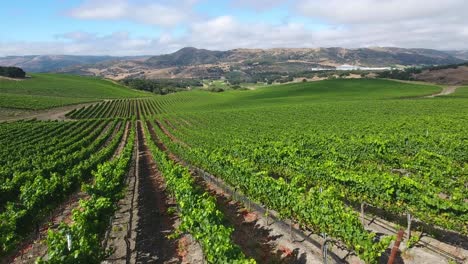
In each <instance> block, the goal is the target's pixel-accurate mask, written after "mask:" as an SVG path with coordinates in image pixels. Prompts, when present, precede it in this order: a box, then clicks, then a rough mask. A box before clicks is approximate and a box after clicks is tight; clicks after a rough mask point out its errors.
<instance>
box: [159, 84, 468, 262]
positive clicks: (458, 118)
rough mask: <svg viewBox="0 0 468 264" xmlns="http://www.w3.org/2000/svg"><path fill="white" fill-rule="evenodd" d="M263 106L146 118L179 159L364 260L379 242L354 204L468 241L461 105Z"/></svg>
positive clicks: (467, 146) (326, 101)
mask: <svg viewBox="0 0 468 264" xmlns="http://www.w3.org/2000/svg"><path fill="white" fill-rule="evenodd" d="M428 89H429V90H430V89H431V87H428ZM429 90H428V91H429ZM264 95H265V97H264V98H268V97H269V96H271V94H269V93H267V92H265V94H264ZM216 96H217V95H216ZM210 97H212V95H210V96H206V98H205V102H207V101H208V102H209V101H210V100H212V98H210ZM194 98H196V97H195V96H194ZM197 99H199V98H197ZM271 99H274V100H277V98H276V96H274V97H269V98H268V101H267V102H266V103H264V104H262V105H259V100H263V99H261V98H256V100H255V101H256V102H257V104H256V105H254V100H253V101H252V102H251V103H250V102H248V101H247V100H245V98H243V99H242V101H240V102H236V101H233V100H230V101H227V103H225V104H223V105H220V104H218V103H215V102H214V103H211V104H209V103H205V104H204V105H201V104H200V103H199V102H198V103H193V104H192V105H194V106H195V107H194V108H193V109H192V111H185V112H181V111H179V112H172V113H166V114H163V115H160V116H157V117H153V118H150V119H151V120H154V119H155V118H157V119H159V120H160V121H159V122H160V126H161V127H164V128H165V129H167V130H168V132H169V133H170V134H172V135H171V138H169V137H167V136H164V134H162V133H161V135H160V136H161V138H163V139H165V143H166V144H167V145H168V146H170V148H171V150H172V151H174V152H175V153H177V154H178V155H179V156H181V157H183V158H184V159H185V160H187V161H189V162H191V163H192V164H194V165H197V166H199V167H202V168H203V169H205V170H207V171H209V172H211V173H213V174H215V175H217V176H218V177H221V178H223V179H224V180H225V181H226V182H228V183H229V184H230V185H232V186H234V187H237V188H238V189H239V190H241V191H242V192H244V193H245V194H246V195H248V196H249V197H250V198H251V199H254V200H256V201H258V202H260V203H262V204H264V205H265V206H267V207H269V208H274V209H276V210H277V211H278V212H279V213H280V214H281V215H282V216H283V217H288V218H293V219H295V220H297V221H298V223H300V224H301V225H304V226H305V227H307V228H310V229H312V230H315V231H316V232H318V233H322V232H325V233H327V234H330V235H332V236H334V237H335V238H338V239H340V240H341V241H343V242H345V243H346V244H347V245H348V247H349V248H351V249H354V250H355V251H356V252H357V253H358V254H359V256H360V257H361V258H362V259H364V260H366V261H369V262H372V261H373V260H375V259H376V258H377V257H378V254H379V253H380V252H381V251H382V250H384V249H385V247H386V246H387V245H388V240H385V239H384V240H381V243H379V244H375V243H372V240H373V236H374V234H372V233H367V232H366V231H365V230H364V228H363V227H362V225H361V224H360V222H359V217H358V214H357V213H356V212H355V211H354V210H353V209H352V207H358V206H359V204H361V203H365V204H370V205H373V206H375V207H378V208H380V209H382V210H384V211H386V212H387V213H390V214H394V215H402V214H407V213H409V214H411V215H413V216H414V217H416V219H418V220H420V221H423V222H424V223H426V224H428V225H432V226H438V227H442V228H446V229H449V230H454V231H457V232H460V233H461V234H464V235H467V234H468V229H467V227H468V174H467V162H468V156H467V153H468V138H467V137H466V135H468V127H467V126H466V124H467V123H468V118H467V117H468V108H467V104H466V100H465V99H464V98H463V97H456V96H452V97H451V98H450V99H449V98H434V99H422V98H419V97H418V98H414V99H407V98H405V99H399V98H394V99H391V100H389V99H385V96H383V97H382V99H380V100H368V99H367V98H366V97H364V96H363V97H362V98H359V97H358V96H356V97H355V98H352V99H350V100H342V99H341V100H340V101H338V102H337V101H336V98H335V97H334V96H330V97H329V98H319V99H318V100H311V101H309V102H302V103H301V104H298V103H297V102H296V101H295V100H296V98H294V99H291V100H289V99H284V98H282V99H281V100H278V104H276V105H272V104H270V102H271V101H270V100H271ZM288 100H289V104H288ZM213 101H214V100H213ZM181 107H183V106H181ZM197 108H198V109H197ZM155 127H158V126H155ZM271 193H281V195H278V197H272V196H271V195H270V194H271ZM298 201H299V202H298ZM336 223H339V224H336Z"/></svg>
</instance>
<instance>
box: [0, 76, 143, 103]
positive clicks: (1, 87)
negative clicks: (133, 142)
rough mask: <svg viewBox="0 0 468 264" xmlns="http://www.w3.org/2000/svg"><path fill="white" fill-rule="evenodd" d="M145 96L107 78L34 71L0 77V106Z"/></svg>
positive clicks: (81, 101)
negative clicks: (28, 76) (24, 76)
mask: <svg viewBox="0 0 468 264" xmlns="http://www.w3.org/2000/svg"><path fill="white" fill-rule="evenodd" d="M143 96H148V94H147V93H144V92H141V91H136V90H131V89H128V88H126V87H123V86H120V85H118V84H115V83H113V82H110V81H106V80H101V79H96V78H90V77H81V76H74V75H61V74H33V75H32V78H31V79H26V80H23V81H11V80H5V79H0V107H6V108H21V109H45V108H51V107H56V106H62V105H68V104H76V103H83V102H91V101H97V100H101V99H114V98H128V97H143Z"/></svg>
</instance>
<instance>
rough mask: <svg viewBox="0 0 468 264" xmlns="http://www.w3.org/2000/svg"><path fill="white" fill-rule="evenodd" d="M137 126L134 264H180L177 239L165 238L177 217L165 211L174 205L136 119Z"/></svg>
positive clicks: (173, 227) (173, 226) (171, 232)
mask: <svg viewBox="0 0 468 264" xmlns="http://www.w3.org/2000/svg"><path fill="white" fill-rule="evenodd" d="M137 128H138V129H137V131H138V141H139V142H140V143H139V150H138V152H139V154H138V155H139V158H140V162H139V168H138V170H139V175H138V181H139V184H138V193H139V194H138V196H139V199H138V202H137V203H138V223H137V230H136V233H137V234H136V252H137V253H136V263H180V262H182V259H183V256H181V255H180V254H179V253H180V252H179V241H177V240H175V239H169V238H168V235H170V234H173V233H174V231H175V225H176V220H177V216H176V215H175V214H169V213H168V209H169V208H170V207H172V206H174V204H173V201H171V199H170V198H169V197H168V196H167V194H166V191H165V183H164V179H163V177H162V175H161V172H160V171H159V170H158V168H157V166H156V164H155V162H154V160H153V158H152V156H151V153H150V151H149V149H148V147H147V146H146V144H145V143H144V135H143V133H144V132H143V128H142V124H141V122H140V121H139V122H138V127H137ZM200 253H201V252H200Z"/></svg>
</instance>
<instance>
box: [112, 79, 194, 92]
mask: <svg viewBox="0 0 468 264" xmlns="http://www.w3.org/2000/svg"><path fill="white" fill-rule="evenodd" d="M120 82H121V83H122V84H124V85H126V86H129V87H131V88H134V89H137V90H144V91H149V92H153V93H156V94H162V95H164V94H169V93H175V92H180V91H186V90H188V89H190V88H191V87H197V86H198V87H200V86H203V83H202V81H200V80H197V79H155V80H149V79H134V78H126V79H123V80H121V81H120Z"/></svg>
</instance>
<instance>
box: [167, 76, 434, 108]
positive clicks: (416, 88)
mask: <svg viewBox="0 0 468 264" xmlns="http://www.w3.org/2000/svg"><path fill="white" fill-rule="evenodd" d="M440 90H441V88H440V87H438V86H432V85H415V84H408V83H401V82H395V81H387V80H367V79H356V80H326V81H319V82H308V83H294V84H286V85H274V86H268V87H264V88H258V89H257V90H253V91H226V92H221V93H211V92H206V91H190V92H183V93H178V94H173V95H167V96H175V97H182V98H185V100H187V101H191V103H184V104H181V105H173V106H172V107H173V109H172V110H173V111H200V110H201V111H204V110H207V111H213V110H222V109H239V108H265V107H275V106H289V105H291V104H294V105H310V104H320V103H328V102H361V101H371V100H372V101H382V100H392V99H397V100H398V101H401V100H400V99H401V98H412V97H422V96H424V95H430V94H433V93H437V92H438V91H440Z"/></svg>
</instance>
